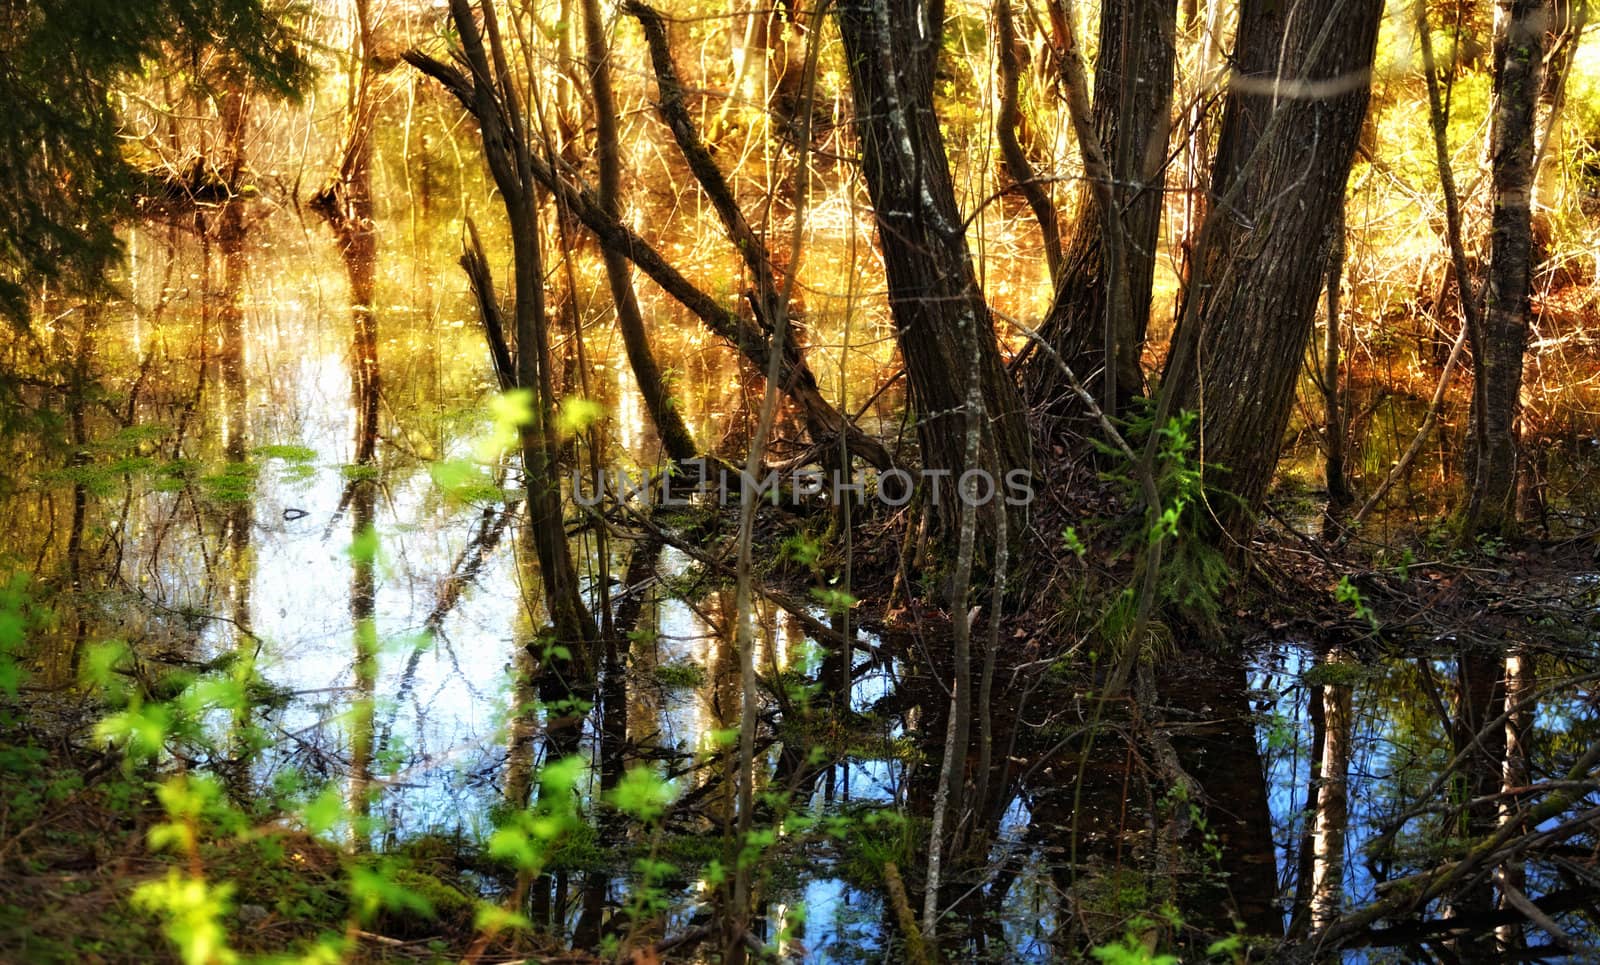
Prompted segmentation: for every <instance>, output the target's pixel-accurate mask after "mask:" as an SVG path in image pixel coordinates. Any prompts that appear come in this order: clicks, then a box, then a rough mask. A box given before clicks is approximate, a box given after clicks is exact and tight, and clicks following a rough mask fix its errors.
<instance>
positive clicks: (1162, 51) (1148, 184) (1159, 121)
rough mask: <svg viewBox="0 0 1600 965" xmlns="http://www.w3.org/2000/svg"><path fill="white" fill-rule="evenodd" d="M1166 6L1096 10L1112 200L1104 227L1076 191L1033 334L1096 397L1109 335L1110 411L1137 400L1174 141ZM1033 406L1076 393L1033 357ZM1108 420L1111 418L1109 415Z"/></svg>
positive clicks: (1121, 3)
mask: <svg viewBox="0 0 1600 965" xmlns="http://www.w3.org/2000/svg"><path fill="white" fill-rule="evenodd" d="M1175 6H1176V5H1175V4H1174V3H1172V2H1171V0H1106V2H1105V3H1103V4H1101V7H1100V49H1099V53H1098V55H1097V56H1096V58H1095V69H1094V129H1095V133H1096V134H1097V135H1098V136H1099V140H1100V144H1101V146H1102V148H1103V150H1104V153H1105V158H1106V162H1107V164H1108V165H1109V166H1110V169H1111V171H1110V173H1111V179H1112V184H1111V191H1112V196H1113V197H1114V199H1115V207H1116V211H1115V213H1114V219H1115V220H1114V221H1112V222H1108V221H1107V219H1106V218H1105V215H1104V212H1103V211H1102V210H1101V206H1100V203H1099V201H1098V199H1097V198H1096V196H1095V192H1094V190H1093V189H1092V188H1091V186H1090V185H1089V184H1088V183H1087V182H1085V183H1083V184H1081V185H1080V186H1079V189H1078V218H1077V221H1076V222H1075V223H1074V224H1073V226H1072V228H1071V230H1070V232H1069V234H1068V236H1067V238H1066V240H1065V243H1064V248H1065V254H1064V256H1063V258H1062V277H1061V279H1060V280H1059V282H1058V283H1057V286H1056V293H1055V298H1054V299H1053V301H1052V303H1051V306H1050V311H1049V314H1047V315H1046V316H1045V319H1044V322H1043V323H1042V324H1041V325H1040V328H1039V331H1040V334H1041V335H1043V336H1044V337H1045V338H1046V339H1048V340H1049V341H1050V343H1051V344H1052V345H1053V346H1055V349H1056V352H1057V353H1058V354H1060V356H1061V358H1062V359H1063V360H1064V361H1065V362H1066V363H1067V365H1068V366H1070V367H1071V368H1072V371H1073V372H1075V373H1077V374H1078V376H1079V377H1080V378H1082V379H1083V380H1084V384H1085V385H1086V386H1087V387H1088V388H1089V391H1090V392H1092V393H1094V394H1095V395H1096V396H1097V397H1099V396H1100V395H1102V392H1101V390H1100V388H1099V384H1100V382H1101V381H1102V379H1101V376H1099V375H1097V374H1095V373H1099V372H1102V371H1103V369H1102V366H1103V365H1104V364H1105V356H1106V353H1105V346H1106V342H1107V338H1106V334H1107V333H1106V328H1107V325H1108V323H1109V324H1110V325H1111V326H1112V332H1111V336H1112V339H1113V340H1114V342H1115V345H1116V363H1115V369H1114V372H1115V385H1116V387H1117V391H1116V396H1117V399H1116V401H1117V403H1118V405H1117V408H1121V405H1122V403H1125V402H1126V401H1127V400H1128V399H1129V398H1131V397H1133V396H1134V395H1138V394H1140V393H1141V392H1142V390H1143V385H1144V373H1143V371H1142V369H1141V368H1140V364H1139V356H1140V354H1141V351H1142V349H1143V347H1144V335H1145V329H1146V327H1147V325H1148V323H1149V320H1150V297H1151V285H1152V282H1153V280H1154V278H1155V267H1156V241H1157V237H1158V235H1159V233H1160V229H1161V210H1162V206H1163V202H1164V201H1165V193H1164V191H1165V186H1166V170H1167V141H1168V137H1169V134H1170V132H1171V121H1170V115H1171V112H1172V79H1173V77H1172V75H1173V64H1174V61H1175V58H1176V50H1177V47H1176V43H1175V40H1174V28H1175V22H1176V21H1175V17H1176V9H1175ZM1108 223H1110V224H1112V225H1114V228H1113V230H1115V231H1116V232H1117V235H1118V237H1117V238H1116V239H1114V243H1116V244H1117V245H1118V249H1119V254H1120V257H1119V258H1118V259H1117V262H1118V266H1117V270H1119V271H1121V272H1122V273H1123V274H1124V276H1125V277H1124V278H1123V279H1121V280H1120V281H1115V283H1114V287H1115V289H1116V290H1117V291H1118V292H1119V293H1120V294H1121V298H1122V300H1123V302H1124V303H1123V304H1120V305H1115V306H1113V308H1112V314H1111V317H1110V319H1108V318H1107V301H1108V300H1109V296H1108V292H1107V284H1108V282H1113V281H1114V280H1113V279H1111V278H1110V277H1109V273H1108V270H1107V269H1108V264H1107V262H1108V259H1107V257H1106V255H1107V244H1106V241H1107V239H1106V237H1105V235H1106V231H1107V224H1108ZM1024 385H1025V387H1026V390H1027V395H1028V398H1029V400H1030V401H1033V402H1035V403H1037V402H1049V403H1051V404H1052V408H1053V409H1058V410H1059V409H1061V408H1062V407H1063V406H1065V405H1066V404H1067V403H1068V400H1072V399H1075V398H1076V396H1075V395H1074V393H1073V392H1072V391H1071V390H1070V389H1069V388H1068V387H1067V386H1065V385H1062V384H1061V379H1060V370H1059V368H1058V367H1057V365H1056V363H1055V361H1054V360H1052V359H1051V358H1049V356H1048V354H1047V353H1045V354H1039V353H1035V354H1034V355H1032V356H1031V357H1030V361H1029V365H1028V368H1027V371H1026V373H1025V375H1024ZM1106 411H1107V412H1108V413H1110V414H1113V415H1114V414H1115V410H1113V409H1112V408H1109V407H1108V408H1107V410H1106Z"/></svg>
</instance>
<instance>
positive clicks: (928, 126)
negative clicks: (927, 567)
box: [838, 0, 1029, 556]
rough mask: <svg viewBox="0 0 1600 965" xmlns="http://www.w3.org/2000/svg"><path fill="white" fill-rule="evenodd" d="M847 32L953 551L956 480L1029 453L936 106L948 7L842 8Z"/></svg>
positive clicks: (873, 187)
mask: <svg viewBox="0 0 1600 965" xmlns="http://www.w3.org/2000/svg"><path fill="white" fill-rule="evenodd" d="M838 22H839V33H840V36H841V38H842V39H843V41H844V49H845V59H846V62H847V64H848V65H849V70H850V84H851V93H852V99H853V102H854V106H855V126H856V132H857V136H858V138H859V139H860V144H861V160H862V172H863V174H864V175H865V178H866V182H867V189H868V191H869V193H870V194H871V196H872V205H873V213H874V216H875V218H876V220H877V225H878V241H879V244H880V245H881V246H882V249H883V260H884V266H885V268H886V270H887V273H888V288H889V307H890V311H891V313H892V314H893V316H894V324H895V331H896V334H897V335H898V338H899V346H900V354H901V357H902V358H903V359H904V360H905V367H906V377H907V382H908V384H909V386H910V391H911V401H912V403H913V405H914V406H915V407H916V410H917V414H918V420H917V440H918V443H919V444H920V446H921V450H922V462H923V468H924V469H925V470H930V471H933V472H943V473H948V474H949V475H948V476H947V477H946V478H944V479H943V480H942V481H941V482H939V483H937V484H935V486H934V487H933V488H931V489H930V498H931V499H932V501H933V502H934V504H935V509H936V513H937V518H938V520H939V524H940V536H941V539H942V540H943V541H944V543H945V544H946V545H947V547H948V548H950V549H953V548H954V543H955V540H956V538H957V532H958V529H959V517H960V506H959V500H958V499H957V498H956V487H955V483H956V479H957V478H958V477H959V476H960V475H961V474H962V473H963V472H965V471H967V470H969V469H977V468H986V469H987V470H988V471H990V472H996V471H998V472H1002V473H1003V472H1005V471H1007V470H1010V469H1015V468H1026V467H1027V466H1028V465H1029V448H1028V433H1027V422H1026V420H1025V418H1024V413H1023V409H1022V404H1021V400H1020V397H1019V395H1018V393H1017V390H1016V387H1015V385H1014V384H1013V383H1012V381H1011V377H1010V375H1009V373H1007V371H1006V367H1005V364H1004V362H1003V360H1002V359H1001V357H1000V351H999V347H998V345H997V344H996V341H995V333H994V321H993V319H992V318H991V316H990V314H989V307H988V305H987V304H986V303H985V301H984V298H983V293H982V292H981V291H980V290H979V288H978V279H977V274H976V272H975V271H974V270H973V264H972V258H971V256H970V253H969V252H968V250H967V238H966V230H965V225H964V223H963V221H962V216H961V211H960V209H959V207H958V206H957V205H956V197H955V190H954V186H953V185H952V183H951V179H950V167H949V163H948V161H947V158H946V155H945V145H944V136H943V134H942V133H941V131H940V126H939V117H938V115H937V114H936V113H935V111H934V106H933V84H934V72H935V68H936V67H937V65H938V59H939V51H940V47H941V43H942V34H943V26H944V3H943V2H942V0H930V2H929V3H927V4H921V3H916V2H913V0H845V2H842V3H840V4H839V7H838ZM974 370H976V377H977V379H978V384H979V394H980V397H981V400H982V405H983V408H984V413H983V414H982V440H981V446H980V455H979V464H978V465H976V466H974V465H969V464H968V462H967V455H966V433H965V431H963V430H964V428H965V419H964V417H963V414H964V413H965V412H966V411H967V409H968V400H967V393H966V384H965V382H966V380H965V379H963V378H960V377H958V376H959V375H960V374H961V373H966V372H973V371H974ZM995 481H996V483H998V482H999V480H998V479H997V480H995ZM947 555H948V556H953V555H954V554H953V553H950V554H947Z"/></svg>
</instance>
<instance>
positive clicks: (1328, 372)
mask: <svg viewBox="0 0 1600 965" xmlns="http://www.w3.org/2000/svg"><path fill="white" fill-rule="evenodd" d="M1335 219H1336V220H1335V222H1334V227H1333V238H1332V240H1331V242H1330V244H1329V246H1328V280H1327V283H1326V287H1327V297H1328V321H1327V328H1326V329H1325V330H1324V332H1323V339H1322V410H1323V419H1322V433H1323V437H1324V439H1325V441H1326V443H1327V450H1326V452H1325V453H1324V456H1325V458H1324V462H1323V465H1324V471H1323V478H1324V479H1325V480H1326V481H1327V484H1328V515H1329V516H1330V517H1332V516H1334V515H1335V514H1336V513H1338V512H1339V511H1340V510H1342V509H1344V507H1345V506H1347V505H1349V503H1350V498H1351V496H1350V485H1349V483H1347V482H1346V481H1345V476H1344V417H1343V415H1342V414H1341V413H1340V411H1339V329H1340V324H1341V319H1340V317H1339V315H1340V307H1339V288H1340V286H1341V285H1343V284H1344V228H1345V204H1344V199H1343V198H1340V199H1339V208H1338V212H1337V214H1336V215H1335Z"/></svg>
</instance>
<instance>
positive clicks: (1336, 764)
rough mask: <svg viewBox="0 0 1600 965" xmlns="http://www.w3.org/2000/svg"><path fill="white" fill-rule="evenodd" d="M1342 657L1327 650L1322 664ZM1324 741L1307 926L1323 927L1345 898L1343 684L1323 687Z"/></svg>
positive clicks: (1346, 698) (1346, 727)
mask: <svg viewBox="0 0 1600 965" xmlns="http://www.w3.org/2000/svg"><path fill="white" fill-rule="evenodd" d="M1341 659H1342V657H1341V655H1340V654H1339V653H1338V652H1337V651H1334V652H1331V653H1329V654H1328V656H1327V658H1326V660H1325V661H1324V663H1325V664H1335V663H1338V662H1339V661H1340V660H1341ZM1322 709H1323V719H1324V725H1323V745H1322V753H1321V755H1320V756H1321V759H1322V760H1321V764H1322V768H1321V773H1320V774H1319V775H1318V778H1319V779H1318V782H1317V810H1316V830H1315V831H1314V832H1313V846H1312V859H1311V928H1312V931H1313V932H1318V931H1321V930H1322V929H1324V928H1326V927H1327V926H1328V925H1331V924H1332V923H1333V922H1334V921H1336V920H1337V919H1338V917H1339V912H1340V910H1341V908H1340V905H1341V904H1342V902H1343V900H1344V846H1345V831H1346V829H1347V828H1348V827H1349V823H1350V791H1349V783H1348V782H1349V772H1350V741H1351V725H1352V721H1351V718H1350V711H1351V693H1350V687H1349V685H1347V684H1325V685H1323V687H1322Z"/></svg>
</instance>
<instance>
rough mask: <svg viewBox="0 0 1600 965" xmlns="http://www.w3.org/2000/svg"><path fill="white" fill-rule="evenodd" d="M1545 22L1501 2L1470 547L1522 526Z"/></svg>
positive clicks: (1530, 2)
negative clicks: (1521, 417)
mask: <svg viewBox="0 0 1600 965" xmlns="http://www.w3.org/2000/svg"><path fill="white" fill-rule="evenodd" d="M1546 19H1547V9H1546V6H1545V3H1544V2H1542V0H1498V2H1497V4H1496V6H1495V41H1494V65H1495V69H1494V96H1493V108H1492V112H1491V113H1492V116H1491V120H1490V133H1489V138H1490V148H1489V150H1490V159H1489V165H1490V180H1491V183H1492V185H1493V192H1494V214H1493V221H1492V234H1491V237H1490V242H1489V296H1488V311H1487V312H1486V313H1485V318H1484V332H1483V351H1482V352H1480V353H1478V354H1476V355H1475V356H1474V357H1473V360H1472V361H1473V369H1474V375H1475V376H1476V378H1477V379H1479V380H1480V381H1481V382H1482V384H1483V392H1482V393H1481V395H1479V396H1475V397H1474V402H1481V405H1482V410H1481V411H1480V412H1476V413H1474V418H1475V419H1479V420H1481V426H1482V449H1481V451H1479V452H1478V453H1476V454H1475V458H1474V459H1473V461H1472V464H1473V468H1474V472H1473V478H1472V491H1471V493H1470V496H1469V498H1468V502H1467V511H1466V515H1465V517H1464V518H1463V520H1462V526H1461V538H1462V540H1463V541H1466V542H1470V541H1472V540H1473V539H1475V538H1476V537H1477V536H1478V535H1479V534H1493V535H1510V533H1511V532H1512V531H1513V530H1514V529H1515V528H1516V495H1517V417H1518V414H1519V410H1520V408H1521V404H1520V403H1521V394H1522V359H1523V352H1524V350H1525V348H1526V346H1527V341H1528V315H1529V312H1530V310H1531V305H1530V294H1531V288H1532V266H1533V224H1532V219H1531V212H1530V209H1529V201H1530V198H1531V194H1532V190H1533V173H1534V171H1533V147H1534V120H1535V117H1536V115H1537V107H1538V101H1539V89H1540V78H1541V75H1542V72H1543V63H1544V34H1545V30H1544V28H1545V22H1546Z"/></svg>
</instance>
